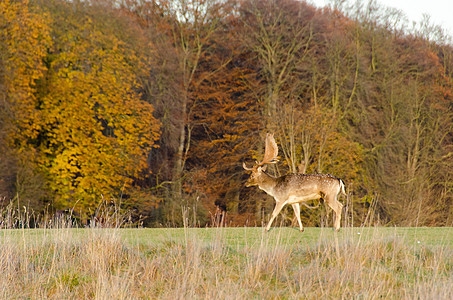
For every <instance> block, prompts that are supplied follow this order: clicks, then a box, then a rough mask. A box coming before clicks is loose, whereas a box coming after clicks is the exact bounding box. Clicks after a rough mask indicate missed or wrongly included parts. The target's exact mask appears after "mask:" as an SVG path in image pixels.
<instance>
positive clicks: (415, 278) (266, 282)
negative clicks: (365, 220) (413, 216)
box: [0, 223, 453, 299]
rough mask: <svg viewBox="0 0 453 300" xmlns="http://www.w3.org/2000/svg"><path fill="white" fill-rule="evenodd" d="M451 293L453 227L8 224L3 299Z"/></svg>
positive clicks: (0, 271)
mask: <svg viewBox="0 0 453 300" xmlns="http://www.w3.org/2000/svg"><path fill="white" fill-rule="evenodd" d="M43 298H46V299H107V298H111V299H156V298H158V299H202V298H216V299H217V298H219V299H231V298H233V299H238V298H239V299H244V298H245V299H301V298H302V299H305V298H307V299H318V298H327V299H341V298H343V299H353V298H355V299H377V298H379V299H382V298H385V299H414V298H420V299H452V298H453V229H452V228H385V227H369V228H368V227H366V228H364V227H361V228H342V230H341V231H340V233H334V232H333V230H332V229H330V228H306V229H305V232H303V233H300V232H299V231H298V230H297V229H295V228H285V227H282V228H279V227H277V228H273V229H272V230H271V231H270V232H268V233H265V232H264V231H263V229H262V228H251V227H249V228H224V227H218V228H159V229H118V228H113V229H108V228H107V229H102V228H88V229H78V228H71V226H70V225H68V224H67V223H65V224H63V225H57V226H54V227H53V228H51V229H4V230H2V231H1V232H0V299H43Z"/></svg>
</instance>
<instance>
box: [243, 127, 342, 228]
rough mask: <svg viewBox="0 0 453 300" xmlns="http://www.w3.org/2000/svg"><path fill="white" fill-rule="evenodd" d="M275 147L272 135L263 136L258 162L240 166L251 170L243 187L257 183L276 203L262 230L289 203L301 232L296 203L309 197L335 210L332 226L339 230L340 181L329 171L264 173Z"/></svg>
mask: <svg viewBox="0 0 453 300" xmlns="http://www.w3.org/2000/svg"><path fill="white" fill-rule="evenodd" d="M277 155H278V147H277V143H276V142H275V139H274V135H273V134H270V133H268V134H267V135H266V143H265V150H264V158H263V160H262V161H261V162H256V164H255V165H254V166H253V167H252V168H248V167H247V166H246V165H245V163H243V164H242V166H243V168H244V169H245V170H247V171H252V175H251V176H250V178H249V179H248V181H247V183H246V186H247V187H249V186H254V185H257V186H258V187H259V188H260V189H261V190H263V191H265V192H266V193H267V194H269V195H270V196H273V197H274V199H275V202H276V205H275V208H274V211H273V212H272V216H271V219H270V220H269V223H268V224H267V226H266V231H269V229H270V228H271V225H272V222H273V221H274V219H275V217H277V215H278V214H279V213H280V211H281V210H282V208H283V207H284V206H285V205H286V204H291V205H292V207H293V210H294V214H295V215H296V218H297V222H298V223H299V228H300V231H304V227H303V226H302V222H301V220H300V204H304V205H306V206H307V204H306V203H305V202H306V201H309V200H317V199H321V198H322V199H323V200H324V201H325V202H326V203H327V204H328V205H329V206H330V207H331V208H332V209H333V210H334V212H335V221H334V227H335V231H339V230H340V220H341V211H342V208H343V204H341V203H340V202H339V201H338V199H337V197H338V194H339V193H340V191H341V192H342V193H343V194H344V195H346V193H345V190H344V182H343V180H341V179H340V178H337V177H335V176H333V175H330V174H287V175H283V176H280V177H275V176H272V175H270V174H268V173H266V172H265V170H266V164H275V163H277V162H278V158H277Z"/></svg>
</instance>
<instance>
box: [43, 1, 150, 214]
mask: <svg viewBox="0 0 453 300" xmlns="http://www.w3.org/2000/svg"><path fill="white" fill-rule="evenodd" d="M77 5H79V6H77ZM52 8H53V9H55V10H56V12H58V13H56V14H55V15H53V18H54V21H53V24H52V28H53V36H54V47H53V48H52V50H51V53H50V55H49V56H48V62H47V63H48V66H49V71H48V73H47V75H46V78H45V81H43V83H42V84H41V86H40V91H39V93H40V97H39V110H40V113H41V116H40V119H39V121H40V126H41V128H40V131H39V134H38V136H37V137H36V148H37V149H39V152H40V153H41V157H40V159H41V161H40V164H41V167H42V169H43V172H44V173H45V174H46V176H47V178H48V185H49V187H50V189H51V190H52V191H53V192H54V193H55V195H56V200H55V203H56V204H55V206H56V207H57V208H60V209H65V208H71V209H74V211H75V212H77V213H79V214H80V215H81V217H86V216H87V215H88V216H89V215H90V213H92V212H93V211H94V209H95V208H96V207H97V205H98V204H99V203H100V201H102V199H103V198H104V197H105V198H106V199H111V198H112V197H121V195H124V196H127V195H128V196H127V198H125V199H123V200H122V201H124V202H127V201H128V200H127V199H128V198H129V197H130V195H131V191H130V189H131V187H132V185H133V184H134V180H138V179H140V178H141V177H142V176H146V173H145V174H144V173H143V171H144V170H146V169H147V157H148V155H149V152H150V149H151V148H152V147H153V146H154V144H155V142H156V140H157V139H158V137H159V122H158V121H157V120H156V119H155V118H154V117H153V115H152V113H153V107H152V105H151V104H149V103H147V102H144V101H142V100H141V99H140V95H139V94H138V92H137V91H138V88H139V85H138V82H137V79H136V76H135V73H134V70H133V67H134V66H135V65H136V64H134V61H136V60H138V58H137V57H136V55H135V52H134V51H133V49H130V48H128V47H127V45H126V44H125V43H124V42H122V41H121V40H119V39H118V38H117V37H116V36H115V35H114V34H112V33H109V32H103V31H100V30H99V28H98V25H97V24H96V22H95V20H94V19H92V18H90V17H89V16H86V15H84V14H83V13H82V12H83V10H82V8H83V4H70V3H67V4H66V3H59V4H57V6H55V7H52ZM129 200H131V201H132V200H135V201H137V199H129Z"/></svg>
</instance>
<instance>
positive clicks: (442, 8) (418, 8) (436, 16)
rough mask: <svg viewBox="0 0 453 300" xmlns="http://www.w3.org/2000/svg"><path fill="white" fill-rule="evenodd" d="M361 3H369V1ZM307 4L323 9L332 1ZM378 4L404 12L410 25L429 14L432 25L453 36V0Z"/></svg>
mask: <svg viewBox="0 0 453 300" xmlns="http://www.w3.org/2000/svg"><path fill="white" fill-rule="evenodd" d="M361 1H363V2H365V3H368V0H361ZM307 2H311V3H313V4H315V5H316V6H318V7H322V6H326V5H328V4H330V3H331V0H308V1H307ZM353 2H355V0H354V1H353ZM377 3H378V4H381V5H383V6H387V7H393V8H397V9H400V10H402V11H403V12H404V14H405V15H406V17H407V18H408V19H409V25H412V22H414V21H415V22H417V23H419V22H420V21H421V20H422V16H423V14H428V15H429V16H430V17H431V18H430V20H431V23H432V24H434V25H440V26H442V28H444V29H445V30H447V32H448V34H449V35H450V36H453V1H452V0H377Z"/></svg>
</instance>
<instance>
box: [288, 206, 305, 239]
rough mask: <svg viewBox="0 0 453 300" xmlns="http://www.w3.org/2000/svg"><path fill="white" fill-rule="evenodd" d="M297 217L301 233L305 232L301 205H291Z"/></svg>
mask: <svg viewBox="0 0 453 300" xmlns="http://www.w3.org/2000/svg"><path fill="white" fill-rule="evenodd" d="M291 205H292V207H293V210H294V214H295V215H296V218H297V222H298V223H299V228H300V232H303V231H304V226H302V221H301V220H300V205H299V203H294V204H291Z"/></svg>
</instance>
